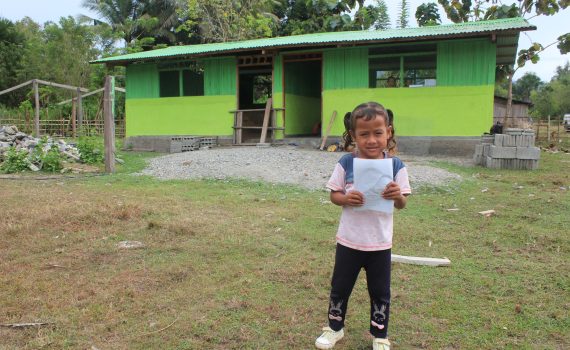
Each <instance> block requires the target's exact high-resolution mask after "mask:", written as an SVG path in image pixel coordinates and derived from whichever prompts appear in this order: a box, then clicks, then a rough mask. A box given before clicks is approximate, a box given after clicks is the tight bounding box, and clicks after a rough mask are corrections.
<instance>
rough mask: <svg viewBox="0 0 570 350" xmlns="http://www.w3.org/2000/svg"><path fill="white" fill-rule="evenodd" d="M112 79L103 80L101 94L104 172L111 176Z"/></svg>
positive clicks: (112, 164)
mask: <svg viewBox="0 0 570 350" xmlns="http://www.w3.org/2000/svg"><path fill="white" fill-rule="evenodd" d="M112 81H113V77H112V76H109V75H108V76H107V77H106V78H105V91H104V93H103V114H104V115H105V126H104V130H105V132H104V139H105V172H106V173H109V174H112V173H114V172H115V154H114V145H115V134H114V133H113V129H114V127H113V126H114V123H115V121H114V116H113V108H112V100H111V97H112V96H111V88H112V85H113V82H112Z"/></svg>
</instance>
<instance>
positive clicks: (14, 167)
mask: <svg viewBox="0 0 570 350" xmlns="http://www.w3.org/2000/svg"><path fill="white" fill-rule="evenodd" d="M4 157H5V158H4V162H2V164H0V172H3V173H6V174H12V173H18V172H21V171H24V170H27V169H28V167H29V166H30V161H29V160H28V152H27V151H26V150H16V147H10V149H9V150H8V151H7V152H6V153H5V156H4Z"/></svg>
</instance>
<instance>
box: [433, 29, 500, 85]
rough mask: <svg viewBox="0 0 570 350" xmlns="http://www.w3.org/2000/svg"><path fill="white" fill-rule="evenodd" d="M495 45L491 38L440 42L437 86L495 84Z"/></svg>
mask: <svg viewBox="0 0 570 350" xmlns="http://www.w3.org/2000/svg"><path fill="white" fill-rule="evenodd" d="M495 66H496V46H495V44H493V43H492V42H491V41H490V40H488V39H478V40H454V41H446V42H441V43H439V44H438V45H437V85H438V86H466V85H489V84H495Z"/></svg>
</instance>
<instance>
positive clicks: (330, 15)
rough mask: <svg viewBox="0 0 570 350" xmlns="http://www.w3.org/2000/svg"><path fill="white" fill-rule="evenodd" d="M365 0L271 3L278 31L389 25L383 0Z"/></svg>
mask: <svg viewBox="0 0 570 350" xmlns="http://www.w3.org/2000/svg"><path fill="white" fill-rule="evenodd" d="M364 3H365V1H364V0H279V1H277V4H276V5H274V6H273V13H274V14H275V15H276V16H277V17H278V18H279V23H280V28H279V31H278V34H279V35H296V34H307V33H321V32H338V31H346V30H368V29H386V28H388V27H389V26H390V20H389V17H388V15H387V7H386V4H385V2H384V1H383V0H377V1H376V3H375V4H371V5H366V6H365V5H364ZM352 13H354V16H352V15H351V14H352Z"/></svg>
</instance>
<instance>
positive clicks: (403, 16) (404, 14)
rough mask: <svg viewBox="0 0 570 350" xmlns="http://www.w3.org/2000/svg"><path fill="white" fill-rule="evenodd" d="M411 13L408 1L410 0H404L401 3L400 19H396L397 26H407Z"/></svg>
mask: <svg viewBox="0 0 570 350" xmlns="http://www.w3.org/2000/svg"><path fill="white" fill-rule="evenodd" d="M409 15H410V4H409V3H408V0H402V2H401V3H400V13H399V14H398V19H397V20H396V26H397V27H398V28H407V27H408V17H409Z"/></svg>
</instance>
